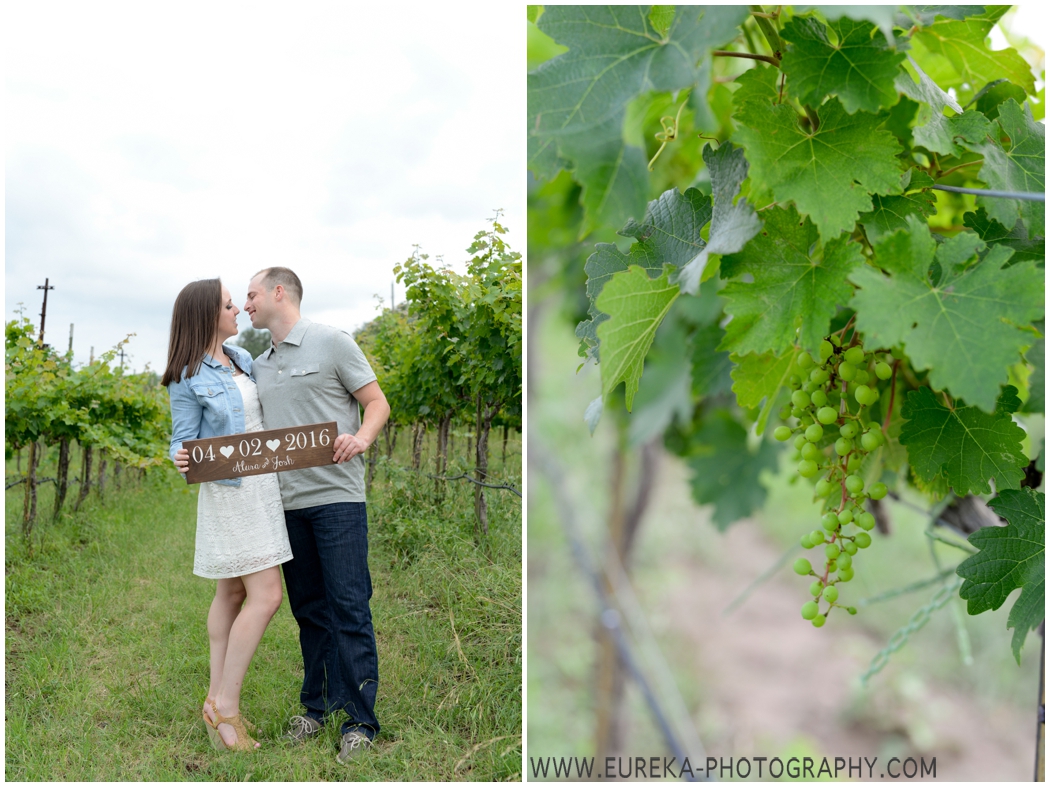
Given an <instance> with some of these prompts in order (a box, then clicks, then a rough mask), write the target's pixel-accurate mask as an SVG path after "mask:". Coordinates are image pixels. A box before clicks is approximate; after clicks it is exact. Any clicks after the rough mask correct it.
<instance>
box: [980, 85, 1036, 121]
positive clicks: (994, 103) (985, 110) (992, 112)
mask: <svg viewBox="0 0 1050 787" xmlns="http://www.w3.org/2000/svg"><path fill="white" fill-rule="evenodd" d="M1008 98H1012V99H1013V100H1014V101H1016V102H1017V104H1018V106H1020V105H1021V104H1023V103H1024V102H1025V99H1027V98H1028V96H1026V95H1025V92H1024V90H1023V89H1022V88H1019V87H1018V86H1017V85H1015V84H1013V83H1012V82H1010V81H1009V80H1006V79H997V80H995V81H994V82H989V83H988V84H987V85H985V86H984V87H982V88H981V89H980V90H979V91H977V94H976V95H975V96H974V97H973V98H972V99H970V104H976V105H977V111H978V112H980V113H981V114H982V115H984V116H985V117H987V118H990V119H991V120H995V119H996V118H997V117H999V105H1000V104H1002V103H1003V102H1004V101H1006V99H1008ZM967 106H969V104H967Z"/></svg>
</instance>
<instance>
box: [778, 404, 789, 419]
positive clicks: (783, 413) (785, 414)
mask: <svg viewBox="0 0 1050 787" xmlns="http://www.w3.org/2000/svg"><path fill="white" fill-rule="evenodd" d="M790 417H791V405H789V404H786V405H784V406H783V407H781V408H780V420H781V421H786V420H787V419H788V418H790Z"/></svg>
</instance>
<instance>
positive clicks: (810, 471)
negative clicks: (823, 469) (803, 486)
mask: <svg viewBox="0 0 1050 787" xmlns="http://www.w3.org/2000/svg"><path fill="white" fill-rule="evenodd" d="M818 470H819V468H818V467H817V463H816V462H814V461H812V460H811V459H803V460H802V461H801V462H799V463H798V474H799V475H800V476H802V477H803V478H812V477H813V476H815V475H816V474H817V471H818Z"/></svg>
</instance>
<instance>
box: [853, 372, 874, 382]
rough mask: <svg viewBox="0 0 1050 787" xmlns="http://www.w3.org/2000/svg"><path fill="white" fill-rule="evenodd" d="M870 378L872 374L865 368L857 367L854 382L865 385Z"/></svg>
mask: <svg viewBox="0 0 1050 787" xmlns="http://www.w3.org/2000/svg"><path fill="white" fill-rule="evenodd" d="M870 379H871V375H869V374H868V373H867V372H866V371H864V370H863V369H857V376H856V377H854V378H853V382H855V383H857V384H858V385H863V384H864V383H866V382H867V381H868V380H870Z"/></svg>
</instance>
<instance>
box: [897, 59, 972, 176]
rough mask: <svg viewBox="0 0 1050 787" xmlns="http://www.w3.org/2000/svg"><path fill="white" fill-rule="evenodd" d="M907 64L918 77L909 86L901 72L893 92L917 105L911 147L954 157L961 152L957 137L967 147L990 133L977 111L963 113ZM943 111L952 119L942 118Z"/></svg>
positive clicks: (911, 61)
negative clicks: (916, 117)
mask: <svg viewBox="0 0 1050 787" xmlns="http://www.w3.org/2000/svg"><path fill="white" fill-rule="evenodd" d="M908 62H909V63H910V64H911V66H912V68H914V69H915V73H917V74H918V75H919V81H918V83H915V82H912V80H911V77H910V76H908V74H907V72H905V71H902V72H901V74H900V76H899V77H898V78H897V88H898V89H899V90H900V91H901V92H902V93H904V95H906V96H908V97H909V98H912V99H914V100H915V101H918V102H919V114H918V119H917V123H916V125H915V128H913V129H912V138H913V139H914V140H915V144H916V145H922V146H923V147H924V148H926V149H927V150H931V151H933V152H934V153H941V154H943V155H946V156H947V155H951V156H958V155H959V154H961V153H962V152H963V148H961V147H960V146H959V145H958V144H957V143H956V141H955V140H956V138H957V137H962V138H964V139H965V140H966V141H967V142H970V143H971V144H975V143H978V142H981V141H982V140H983V139H984V138H985V136H986V135H987V134H988V132H989V131H991V129H992V123H991V121H989V120H988V118H986V117H985V116H984V115H982V114H981V113H980V112H978V111H977V110H970V111H968V112H963V109H962V107H961V106H959V102H957V101H956V100H955V99H954V98H952V97H951V96H950V95H948V94H947V93H945V92H944V91H943V90H941V89H940V88H939V87H938V86H937V83H936V82H934V81H933V80H932V79H930V78H929V77H928V76H927V75H926V72H924V71H923V70H922V69H921V68H919V64H918V63H916V62H915V61H914V60H913V59H911V58H908ZM945 109H951V110H952V111H953V112H955V113H956V116H955V117H946V116H945V114H944V110H945Z"/></svg>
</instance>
